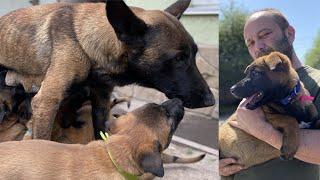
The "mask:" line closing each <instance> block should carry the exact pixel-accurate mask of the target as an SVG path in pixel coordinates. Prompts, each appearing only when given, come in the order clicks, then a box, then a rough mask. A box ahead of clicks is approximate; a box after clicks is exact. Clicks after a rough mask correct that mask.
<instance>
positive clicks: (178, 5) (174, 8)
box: [164, 0, 191, 19]
mask: <svg viewBox="0 0 320 180" xmlns="http://www.w3.org/2000/svg"><path fill="white" fill-rule="evenodd" d="M190 2H191V0H178V1H177V2H175V3H174V4H172V5H171V6H169V7H168V8H167V9H165V10H164V11H166V12H168V13H170V14H172V15H173V16H175V17H176V18H178V19H180V17H181V16H182V14H183V12H184V11H185V10H186V9H187V8H188V7H189V5H190Z"/></svg>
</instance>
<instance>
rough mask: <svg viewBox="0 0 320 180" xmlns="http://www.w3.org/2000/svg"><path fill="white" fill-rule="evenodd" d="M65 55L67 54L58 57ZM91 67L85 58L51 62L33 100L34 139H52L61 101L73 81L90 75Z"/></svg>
mask: <svg viewBox="0 0 320 180" xmlns="http://www.w3.org/2000/svg"><path fill="white" fill-rule="evenodd" d="M57 55H59V54H58V53H57ZM63 56H65V54H62V55H59V56H58V57H63ZM69 57H70V56H69ZM72 57H73V58H75V57H77V56H76V55H74V56H72ZM89 68H90V66H89V65H88V63H87V62H86V61H85V60H83V61H75V60H67V59H65V60H63V61H62V60H60V61H53V62H52V63H51V66H50V67H49V69H48V71H47V73H46V76H45V78H44V80H43V82H42V84H41V88H40V90H39V92H38V93H37V94H36V95H35V96H34V98H33V99H32V102H31V107H32V113H33V115H32V117H31V120H32V131H33V132H32V138H33V139H46V140H50V138H51V131H52V126H53V122H54V119H55V116H56V113H57V111H58V109H59V105H60V103H61V101H62V100H63V99H64V97H65V96H66V92H67V90H68V89H69V87H70V86H71V85H72V83H73V82H76V81H81V80H83V79H84V78H86V77H87V76H88V71H89Z"/></svg>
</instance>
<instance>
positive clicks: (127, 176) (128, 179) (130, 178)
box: [100, 131, 138, 180]
mask: <svg viewBox="0 0 320 180" xmlns="http://www.w3.org/2000/svg"><path fill="white" fill-rule="evenodd" d="M100 136H101V137H102V139H103V140H104V141H107V139H108V138H109V134H108V133H106V132H105V133H103V132H101V131H100ZM107 151H108V154H109V157H110V159H111V161H112V163H113V165H114V166H115V167H116V169H117V171H118V173H120V174H121V175H122V176H123V177H124V178H125V179H126V180H138V177H137V176H136V175H133V174H131V173H129V172H127V171H125V170H123V169H122V168H121V167H120V166H118V165H117V163H116V162H115V160H114V159H113V157H112V155H111V153H110V151H109V150H108V149H107Z"/></svg>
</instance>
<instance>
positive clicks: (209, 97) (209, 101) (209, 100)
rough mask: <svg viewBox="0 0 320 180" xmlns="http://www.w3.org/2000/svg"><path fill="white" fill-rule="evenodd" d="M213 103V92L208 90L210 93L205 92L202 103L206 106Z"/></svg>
mask: <svg viewBox="0 0 320 180" xmlns="http://www.w3.org/2000/svg"><path fill="white" fill-rule="evenodd" d="M214 104H215V100H214V96H213V94H212V93H211V91H210V93H207V94H206V95H205V98H204V105H205V106H206V107H208V106H213V105H214Z"/></svg>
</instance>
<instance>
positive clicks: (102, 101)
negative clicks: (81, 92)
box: [90, 85, 113, 139]
mask: <svg viewBox="0 0 320 180" xmlns="http://www.w3.org/2000/svg"><path fill="white" fill-rule="evenodd" d="M112 90H113V87H111V86H108V85H100V86H98V87H94V88H92V90H91V95H90V96H91V104H92V122H93V127H94V135H95V138H96V139H101V137H100V134H99V132H100V131H102V132H105V131H106V126H105V123H106V121H107V120H108V119H109V111H110V97H111V92H112Z"/></svg>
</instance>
